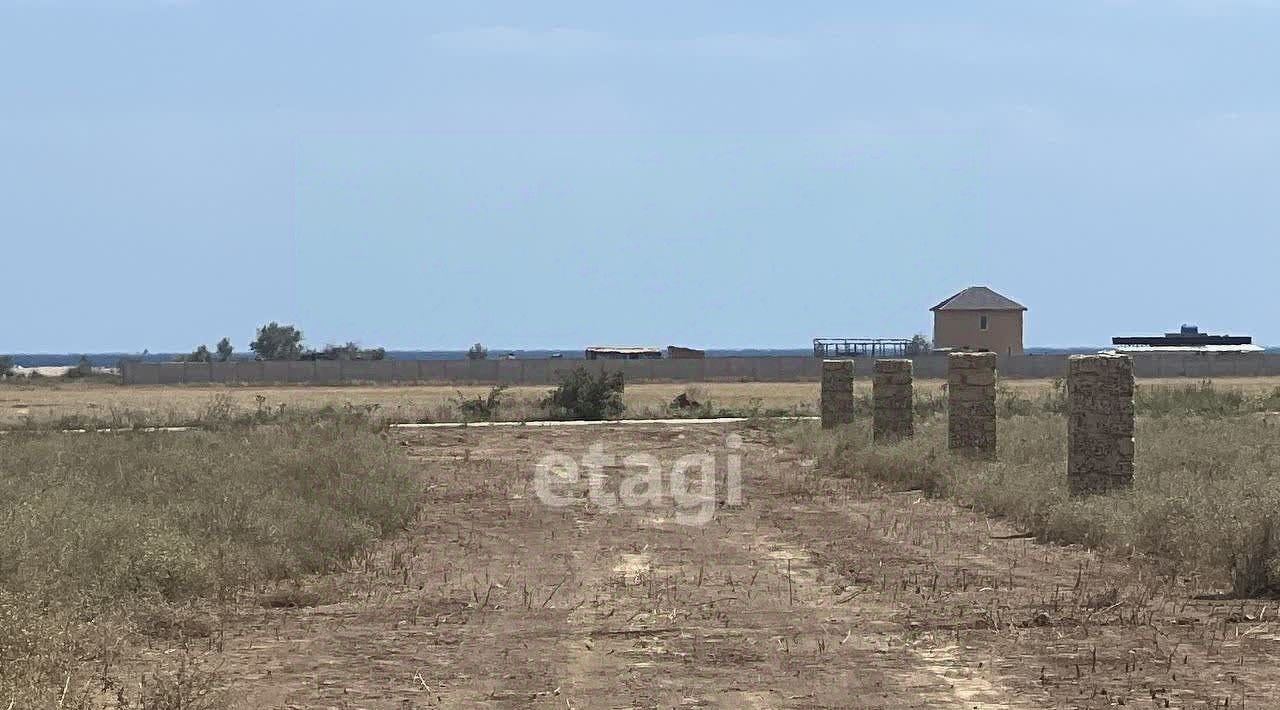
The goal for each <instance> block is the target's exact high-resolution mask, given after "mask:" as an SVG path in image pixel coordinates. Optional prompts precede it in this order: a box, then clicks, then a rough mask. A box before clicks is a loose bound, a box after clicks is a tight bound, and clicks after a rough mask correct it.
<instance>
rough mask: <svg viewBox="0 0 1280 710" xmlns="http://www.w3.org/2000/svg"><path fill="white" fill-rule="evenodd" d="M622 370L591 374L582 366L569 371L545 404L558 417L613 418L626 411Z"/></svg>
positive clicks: (552, 414)
mask: <svg viewBox="0 0 1280 710" xmlns="http://www.w3.org/2000/svg"><path fill="white" fill-rule="evenodd" d="M622 391H623V380H622V373H621V372H600V373H597V374H594V375H593V374H591V373H590V372H588V371H587V370H586V368H583V367H579V368H577V369H575V370H573V371H572V372H569V373H566V374H565V375H564V376H563V377H562V378H561V381H560V385H559V386H558V387H556V388H555V389H554V390H551V392H549V393H548V394H547V397H546V399H545V400H543V402H542V405H543V407H545V408H546V409H547V410H548V412H549V414H550V415H551V416H552V417H553V418H555V419H589V420H596V419H613V418H615V417H619V416H621V415H622V412H623V410H624V409H625V408H626V406H625V405H624V404H623V403H622Z"/></svg>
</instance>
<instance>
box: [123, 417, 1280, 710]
mask: <svg viewBox="0 0 1280 710" xmlns="http://www.w3.org/2000/svg"><path fill="white" fill-rule="evenodd" d="M729 434H738V435H740V436H741V437H743V439H744V440H745V443H743V444H742V445H741V447H740V449H738V450H739V451H741V453H742V456H743V459H742V478H743V495H744V500H743V501H741V504H740V505H730V504H729V503H730V502H731V501H729V500H726V496H725V492H724V488H723V485H721V486H720V493H719V498H720V505H719V506H718V508H717V509H716V510H715V514H714V517H713V519H712V520H711V521H710V522H709V523H708V524H706V525H703V526H692V525H683V524H680V523H679V522H677V521H676V515H675V514H676V513H677V512H679V511H678V510H677V508H676V507H675V506H674V505H673V504H672V503H671V501H669V500H667V501H665V502H662V503H659V504H657V505H653V506H649V507H642V508H627V507H622V508H619V509H617V510H613V511H610V510H608V509H606V507H602V506H601V505H596V504H591V503H579V504H576V505H572V506H570V507H552V506H548V505H546V504H545V503H544V502H542V501H541V500H540V499H539V498H538V496H537V495H536V491H535V489H534V486H533V481H534V479H535V475H534V474H535V469H536V466H535V464H536V462H537V461H538V460H539V459H540V458H541V457H543V456H545V455H546V454H547V453H549V452H553V451H554V452H560V453H563V454H565V455H567V456H570V457H572V458H574V459H580V458H581V456H582V455H583V454H585V453H587V452H588V450H589V449H590V447H591V446H592V445H596V444H599V445H602V446H603V447H604V450H605V451H606V452H611V453H616V454H620V455H622V454H640V453H648V454H652V455H653V456H656V457H657V459H658V460H659V461H660V462H661V463H662V464H663V466H664V467H665V469H666V470H669V468H670V466H671V465H672V463H674V461H675V460H676V459H677V458H678V457H679V456H681V455H684V454H690V453H713V454H716V455H717V456H718V461H719V464H718V468H719V470H720V475H721V477H722V478H723V477H725V475H726V473H727V470H728V469H727V466H728V459H727V455H728V454H729V453H730V452H731V451H732V450H731V449H729V448H727V444H728V442H729V440H728V439H727V435H729ZM392 440H393V442H394V445H397V446H400V447H402V448H403V449H404V451H405V452H406V453H407V455H409V456H411V457H413V458H414V459H415V460H417V461H418V462H419V463H420V466H421V471H422V476H423V477H424V479H425V481H426V482H427V485H428V486H429V488H428V495H427V500H426V501H424V506H423V508H422V512H421V514H420V515H419V517H418V520H417V521H416V523H415V524H414V525H413V527H412V529H410V530H408V531H406V533H405V534H404V535H403V536H402V537H401V538H400V539H397V540H394V541H391V542H389V543H386V544H385V545H383V546H382V547H381V548H379V549H378V550H377V551H376V552H375V553H374V554H372V555H371V556H370V557H369V558H368V559H366V560H363V561H361V563H360V565H359V566H358V569H357V570H355V571H353V572H351V573H348V574H345V575H342V576H340V577H335V578H330V579H327V580H317V581H316V582H315V587H316V588H317V589H326V590H340V591H338V592H336V593H333V594H322V595H321V597H322V599H323V602H322V603H321V604H319V605H317V606H314V607H308V608H301V609H276V608H262V609H257V610H254V611H251V612H246V613H243V614H241V615H239V616H237V617H234V618H230V619H227V620H225V621H224V622H223V624H224V630H223V631H222V632H221V633H220V635H219V638H218V645H220V646H221V647H222V651H221V653H218V652H217V651H216V650H209V651H208V652H207V653H208V655H209V656H210V657H211V658H213V659H214V660H216V661H217V662H219V663H221V667H222V671H223V672H224V673H226V674H228V676H229V677H231V678H233V679H234V682H233V684H232V687H233V689H234V691H235V693H236V694H237V696H238V697H239V699H240V701H241V702H242V703H243V706H244V707H254V708H408V707H414V708H418V707H511V708H516V707H547V708H599V707H726V708H753V707H758V708H772V707H796V708H800V707H805V708H813V707H823V708H828V707H829V708H983V709H987V708H1100V707H1110V706H1116V705H1128V706H1137V707H1174V708H1192V707H1195V708H1204V707H1224V704H1225V703H1227V702H1228V701H1229V705H1225V706H1226V707H1232V708H1236V707H1245V708H1248V707H1255V708H1264V707H1274V706H1275V701H1276V698H1277V697H1280V665H1277V663H1276V662H1275V661H1276V658H1277V653H1280V622H1277V618H1280V617H1278V616H1277V612H1276V610H1275V609H1274V608H1273V607H1274V605H1273V604H1270V605H1269V604H1267V603H1264V602H1239V601H1234V602H1226V601H1212V600H1196V599H1194V596H1195V595H1196V594H1200V593H1203V592H1206V591H1211V590H1210V589H1208V588H1207V586H1208V585H1207V584H1204V585H1201V584H1200V583H1198V582H1195V581H1194V580H1193V581H1188V580H1172V581H1171V580H1166V579H1160V578H1158V577H1156V576H1154V575H1152V574H1151V573H1150V571H1149V570H1148V569H1147V568H1146V567H1145V566H1144V565H1143V563H1142V562H1141V561H1140V560H1123V559H1103V558H1101V557H1099V556H1098V555H1096V554H1093V553H1090V552H1086V551H1082V550H1080V549H1075V548H1069V547H1057V546H1045V545H1038V544H1035V543H1033V542H1032V541H1030V540H1028V539H1025V538H1023V537H1019V536H1018V531H1016V530H1011V529H1008V528H1007V527H1005V526H1004V525H1002V524H1000V523H998V522H993V521H991V520H989V519H987V518H985V517H983V516H980V515H977V514H974V513H973V512H971V511H968V510H964V509H961V508H957V507H955V506H953V505H950V504H947V503H943V502H936V501H929V500H925V499H922V498H921V497H920V495H919V494H916V493H906V494H893V495H881V494H876V493H873V492H869V491H866V490H863V489H860V488H859V487H858V486H856V485H855V484H853V483H851V482H848V481H844V480H837V479H831V478H829V477H823V476H819V475H817V474H816V473H815V472H814V466H813V462H812V461H804V460H800V459H799V458H797V456H796V455H795V454H794V453H792V452H791V451H789V450H788V449H787V447H785V446H783V445H780V444H779V443H778V441H777V440H776V439H775V438H774V436H772V435H771V434H770V433H769V432H768V431H761V430H752V429H742V428H740V425H675V426H631V427H603V428H593V429H583V428H564V429H527V430H511V429H487V430H475V429H472V430H418V431H412V432H402V433H399V434H394V435H392ZM605 473H606V478H608V479H609V480H612V481H613V484H612V485H613V486H615V487H616V485H617V480H618V479H619V478H621V477H622V476H623V475H624V471H623V469H621V468H617V467H614V468H606V469H605ZM587 480H590V479H589V478H584V479H583V480H580V481H579V483H578V484H577V485H576V486H574V485H566V486H562V487H561V488H562V489H563V490H561V492H562V493H566V492H569V491H574V490H576V491H578V492H581V490H582V489H584V488H585V487H586V486H587ZM721 483H722V484H723V481H722V482H721ZM606 488H607V487H606ZM210 646H211V649H212V646H213V644H212V643H210ZM168 651H169V649H168V648H167V647H166V646H165V645H164V644H162V643H157V644H155V645H154V647H153V648H152V649H151V650H149V651H146V652H144V658H158V657H160V656H161V655H163V654H165V653H166V652H168Z"/></svg>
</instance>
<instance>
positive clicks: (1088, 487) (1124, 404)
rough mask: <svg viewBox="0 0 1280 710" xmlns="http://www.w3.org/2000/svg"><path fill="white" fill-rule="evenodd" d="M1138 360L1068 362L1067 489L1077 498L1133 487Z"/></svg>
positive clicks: (1080, 358) (1082, 358)
mask: <svg viewBox="0 0 1280 710" xmlns="http://www.w3.org/2000/svg"><path fill="white" fill-rule="evenodd" d="M1133 392H1134V384H1133V358H1131V357H1129V356H1128V355H1072V356H1071V357H1070V358H1069V359H1068V360H1067V486H1068V488H1069V489H1070V490H1071V493H1072V494H1073V495H1080V494H1087V493H1104V492H1106V491H1109V490H1112V489H1114V488H1128V487H1129V486H1131V485H1133V427H1134V409H1133Z"/></svg>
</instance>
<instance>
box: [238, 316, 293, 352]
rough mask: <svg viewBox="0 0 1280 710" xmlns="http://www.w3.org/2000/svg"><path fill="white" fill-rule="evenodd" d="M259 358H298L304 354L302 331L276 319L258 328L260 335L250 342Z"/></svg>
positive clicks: (250, 346)
mask: <svg viewBox="0 0 1280 710" xmlns="http://www.w3.org/2000/svg"><path fill="white" fill-rule="evenodd" d="M249 349H250V350H252V351H253V352H255V353H257V355H258V359H259V360H297V359H298V357H299V356H300V355H302V331H300V330H298V329H297V328H295V327H293V326H291V325H280V324H279V323H277V322H275V321H271V322H270V323H268V324H266V325H264V326H262V327H261V328H258V337H256V338H254V340H253V342H252V343H249Z"/></svg>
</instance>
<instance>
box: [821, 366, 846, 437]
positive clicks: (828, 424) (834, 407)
mask: <svg viewBox="0 0 1280 710" xmlns="http://www.w3.org/2000/svg"><path fill="white" fill-rule="evenodd" d="M853 410H854V406H853V361H852V360H823V361H822V428H823V429H830V428H832V427H835V426H839V425H840V424H848V423H849V422H852V421H853Z"/></svg>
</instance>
